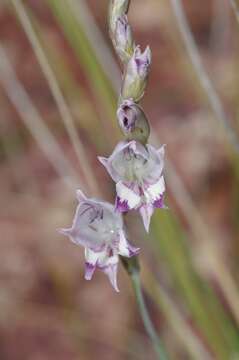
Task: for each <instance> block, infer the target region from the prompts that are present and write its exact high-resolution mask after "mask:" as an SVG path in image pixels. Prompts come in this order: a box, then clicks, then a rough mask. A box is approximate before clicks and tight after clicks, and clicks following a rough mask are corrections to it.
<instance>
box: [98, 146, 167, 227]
mask: <svg viewBox="0 0 239 360" xmlns="http://www.w3.org/2000/svg"><path fill="white" fill-rule="evenodd" d="M99 160H100V162H101V163H102V164H103V165H104V166H105V168H106V169H107V171H108V173H109V174H110V176H111V177H112V179H113V180H114V181H115V182H116V193H117V197H116V208H117V210H118V211H119V212H127V211H129V210H131V209H136V210H138V211H139V212H140V214H141V216H142V219H143V223H144V226H145V229H146V231H148V230H149V224H150V219H151V216H152V214H153V211H154V209H155V208H163V207H164V204H163V194H164V192H165V183H164V178H163V175H162V171H163V166H164V146H162V147H161V148H160V149H158V150H157V149H155V148H154V147H153V146H151V145H149V144H147V145H146V147H144V146H143V145H142V144H140V143H139V142H136V141H131V142H120V143H119V144H118V145H117V146H116V148H115V150H114V152H113V154H112V155H111V156H110V157H109V158H104V157H99Z"/></svg>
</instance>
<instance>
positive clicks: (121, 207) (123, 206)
mask: <svg viewBox="0 0 239 360" xmlns="http://www.w3.org/2000/svg"><path fill="white" fill-rule="evenodd" d="M115 208H116V210H117V211H119V212H127V211H129V210H130V209H129V206H128V203H127V201H126V200H123V201H121V200H120V198H119V196H116V201H115Z"/></svg>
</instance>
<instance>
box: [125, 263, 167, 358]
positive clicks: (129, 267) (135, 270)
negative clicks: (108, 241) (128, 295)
mask: <svg viewBox="0 0 239 360" xmlns="http://www.w3.org/2000/svg"><path fill="white" fill-rule="evenodd" d="M121 261H122V264H123V266H124V268H125V270H126V271H127V273H128V274H129V276H130V278H131V281H132V285H133V289H134V293H135V297H136V301H137V303H138V307H139V312H140V315H141V318H142V321H143V323H144V327H145V330H146V331H147V333H148V335H149V337H150V339H151V341H152V344H153V346H154V350H155V352H156V354H157V355H158V359H159V360H167V359H168V356H167V355H166V352H165V350H164V346H163V344H162V342H161V340H160V338H159V336H158V335H157V333H156V330H155V328H154V325H153V323H152V321H151V319H150V316H149V312H148V310H147V307H146V304H145V301H144V296H143V291H142V287H141V282H140V276H139V272H140V268H139V263H138V259H137V257H132V258H125V257H121Z"/></svg>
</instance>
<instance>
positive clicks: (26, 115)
mask: <svg viewBox="0 0 239 360" xmlns="http://www.w3.org/2000/svg"><path fill="white" fill-rule="evenodd" d="M0 83H1V85H2V87H3V89H4V91H5V92H6V94H7V96H8V98H9V100H10V101H11V103H12V105H13V106H14V107H15V109H16V111H17V112H18V114H19V116H20V117H21V119H22V121H23V123H24V125H25V126H26V128H27V129H28V130H29V131H30V133H31V134H32V136H33V138H34V139H35V140H36V142H37V144H38V146H39V147H40V149H41V150H42V152H43V153H44V154H45V155H46V157H47V159H48V160H49V162H50V163H51V164H52V166H53V168H54V169H55V170H56V172H57V173H58V174H59V176H60V177H62V179H63V180H64V182H65V183H66V185H67V186H69V187H70V188H71V189H72V188H75V186H76V183H77V179H78V175H77V174H76V172H75V169H74V168H73V167H72V165H71V163H70V161H69V160H68V158H66V156H65V154H64V152H63V151H62V149H61V147H60V145H59V144H58V142H57V141H56V139H55V137H54V135H52V133H51V131H50V129H49V128H48V126H47V125H46V124H45V123H44V121H43V120H42V118H41V116H40V114H39V112H38V111H37V109H36V107H35V106H34V104H33V103H32V101H31V99H30V97H29V95H28V94H27V92H26V90H25V88H24V87H23V86H22V84H21V83H20V81H19V80H18V78H17V76H16V74H15V71H14V69H13V67H12V65H11V63H10V61H9V58H8V55H7V52H6V51H5V49H4V47H3V46H2V45H1V44H0Z"/></svg>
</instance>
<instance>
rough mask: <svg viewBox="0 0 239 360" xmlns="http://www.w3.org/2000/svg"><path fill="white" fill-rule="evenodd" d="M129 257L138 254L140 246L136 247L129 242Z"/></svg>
mask: <svg viewBox="0 0 239 360" xmlns="http://www.w3.org/2000/svg"><path fill="white" fill-rule="evenodd" d="M127 247H128V250H129V257H132V256H136V255H138V254H139V252H140V248H136V247H134V246H133V245H130V244H129V243H128V246H127Z"/></svg>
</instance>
